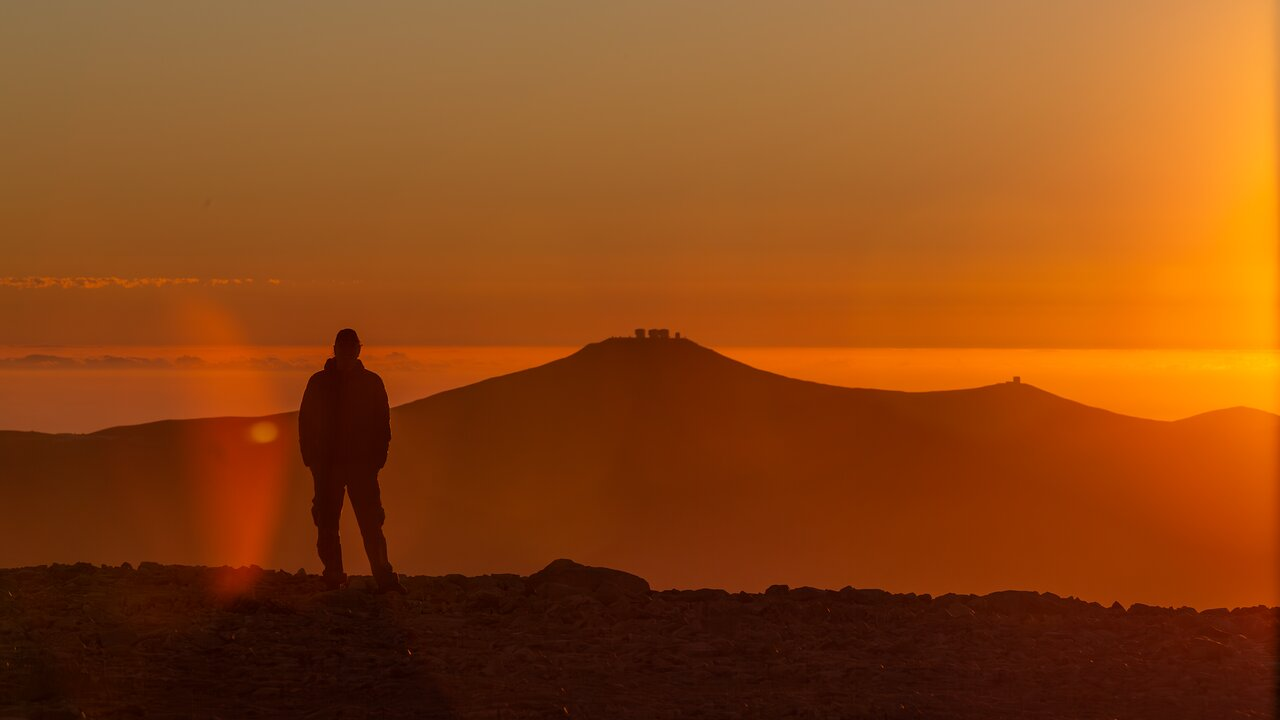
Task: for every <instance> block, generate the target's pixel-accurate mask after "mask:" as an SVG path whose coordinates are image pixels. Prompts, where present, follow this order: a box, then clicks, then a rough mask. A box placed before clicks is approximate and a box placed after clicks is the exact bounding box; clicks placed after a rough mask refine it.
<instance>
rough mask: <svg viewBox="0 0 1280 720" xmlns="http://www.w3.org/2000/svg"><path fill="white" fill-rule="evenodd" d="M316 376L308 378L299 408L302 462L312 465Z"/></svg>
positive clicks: (299, 443) (299, 444) (299, 440)
mask: <svg viewBox="0 0 1280 720" xmlns="http://www.w3.org/2000/svg"><path fill="white" fill-rule="evenodd" d="M316 392H317V390H316V377H315V376H314V375H312V376H311V379H310V380H307V389H306V390H304V391H303V393H302V406H301V407H300V408H298V449H299V450H301V451H302V464H303V465H306V466H307V467H311V463H312V461H313V460H315V458H314V457H313V453H312V452H311V449H312V447H314V445H315V437H314V431H313V430H312V427H313V426H314V425H315V413H316V400H317V398H316Z"/></svg>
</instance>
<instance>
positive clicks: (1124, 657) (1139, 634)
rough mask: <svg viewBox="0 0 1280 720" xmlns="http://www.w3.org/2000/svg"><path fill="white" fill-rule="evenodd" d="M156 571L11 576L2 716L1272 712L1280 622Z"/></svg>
mask: <svg viewBox="0 0 1280 720" xmlns="http://www.w3.org/2000/svg"><path fill="white" fill-rule="evenodd" d="M367 582H368V581H367V579H365V578H355V579H354V580H353V585H354V587H352V588H349V589H345V590H338V591H324V590H323V588H322V586H321V584H320V582H319V579H318V578H317V577H316V576H314V575H303V574H296V575H295V574H289V573H285V572H278V571H276V572H273V571H262V570H259V569H257V568H240V569H231V568H206V567H185V566H171V565H167V566H161V565H155V564H152V563H143V564H142V566H140V567H139V568H137V569H132V568H130V567H128V566H125V567H103V568H99V567H95V566H92V565H87V564H79V565H54V566H52V567H47V566H42V567H35V568H22V569H12V570H0V718H4V717H20V718H78V717H88V718H131V717H165V718H215V717H216V718H240V717H272V718H274V717H302V718H331V717H344V718H346V717H352V718H363V717H369V718H384V717H389V718H399V717H403V718H408V717H433V718H434V717H439V718H565V717H570V718H575V717H577V718H596V719H606V718H646V719H647V718H672V717H691V718H693V717H699V718H719V717H746V718H950V717H958V718H992V717H1019V718H1048V717H1055V718H1056V717H1064V718H1066V717H1070V718H1139V717H1140V718H1179V717H1185V718H1209V717H1213V718H1272V717H1275V708H1274V706H1273V704H1272V703H1273V697H1274V692H1275V685H1274V682H1275V672H1276V647H1275V629H1276V620H1277V614H1278V612H1280V611H1278V610H1277V609H1267V608H1263V607H1257V608H1242V609H1235V610H1231V611H1227V610H1207V611H1204V612H1198V613H1197V612H1195V611H1193V610H1190V609H1181V610H1176V609H1167V608H1154V607H1147V606H1143V605H1135V606H1133V607H1130V608H1129V609H1128V610H1127V611H1126V610H1124V609H1122V608H1120V607H1119V606H1115V607H1112V608H1105V607H1102V606H1100V605H1097V604H1092V603H1085V602H1081V601H1078V600H1074V599H1063V598H1059V597H1057V596H1054V595H1050V594H1037V593H1031V592H1004V593H993V594H991V595H986V596H980V597H979V596H955V595H946V596H942V597H938V598H930V597H928V596H915V595H910V594H908V595H891V594H888V593H884V592H881V591H878V590H855V589H852V588H845V589H843V590H841V591H829V590H815V589H812V588H795V589H787V588H785V587H781V586H778V587H774V588H771V589H770V590H769V591H768V592H766V593H764V594H755V595H753V594H746V593H740V594H729V593H726V592H724V591H721V590H695V591H664V592H657V591H651V590H650V589H649V587H648V584H647V583H646V582H645V581H644V580H641V579H640V578H637V577H635V576H633V575H628V574H626V573H621V572H618V571H613V570H606V569H600V568H585V567H583V566H580V565H575V564H573V563H570V562H568V561H557V562H555V563H553V564H552V565H550V566H548V568H546V569H545V570H543V571H541V572H540V573H536V574H534V575H533V576H530V577H520V576H517V575H488V576H483V577H463V576H460V575H459V576H446V577H408V578H405V585H406V586H407V587H408V588H409V594H408V595H407V596H404V597H402V596H377V595H372V594H369V593H368V592H366V591H365V585H366V583H367Z"/></svg>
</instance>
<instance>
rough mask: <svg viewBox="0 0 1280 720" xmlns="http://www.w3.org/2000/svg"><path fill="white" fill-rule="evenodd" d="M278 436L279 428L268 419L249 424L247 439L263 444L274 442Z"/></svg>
mask: <svg viewBox="0 0 1280 720" xmlns="http://www.w3.org/2000/svg"><path fill="white" fill-rule="evenodd" d="M279 436H280V428H279V427H277V426H276V424H275V423H273V422H271V421H270V420H260V421H258V422H256V423H254V424H252V425H250V426H249V439H250V440H252V441H253V442H256V443H259V444H263V445H265V444H266V443H271V442H275V441H276V438H277V437H279Z"/></svg>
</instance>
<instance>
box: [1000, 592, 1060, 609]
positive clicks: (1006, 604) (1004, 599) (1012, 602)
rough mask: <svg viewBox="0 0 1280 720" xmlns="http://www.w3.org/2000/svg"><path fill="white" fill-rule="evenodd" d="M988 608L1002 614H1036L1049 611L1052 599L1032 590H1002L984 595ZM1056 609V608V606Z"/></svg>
mask: <svg viewBox="0 0 1280 720" xmlns="http://www.w3.org/2000/svg"><path fill="white" fill-rule="evenodd" d="M983 597H984V598H986V601H987V608H988V609H989V610H991V611H992V612H997V613H1000V614H1001V615H1035V614H1042V613H1045V612H1046V611H1049V609H1050V608H1049V605H1050V604H1052V600H1051V599H1048V598H1041V597H1040V594H1039V593H1036V592H1032V591H1030V590H1001V591H999V592H993V593H989V594H987V595H984V596H983ZM1054 609H1055V610H1056V608H1054Z"/></svg>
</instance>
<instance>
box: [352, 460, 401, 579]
mask: <svg viewBox="0 0 1280 720" xmlns="http://www.w3.org/2000/svg"><path fill="white" fill-rule="evenodd" d="M347 492H348V493H350V494H351V509H352V510H354V511H355V513H356V522H358V523H359V524H360V535H361V536H362V537H363V538H364V551H365V553H367V554H368V555H369V567H370V569H371V570H372V571H373V578H374V580H376V581H377V582H378V587H379V588H391V589H397V588H398V587H399V581H398V580H397V579H396V574H395V571H394V570H392V569H391V562H390V561H389V560H388V559H387V539H386V537H385V536H384V535H383V534H382V524H383V522H385V520H386V513H385V512H384V511H383V509H382V493H381V491H380V489H379V488H378V469H377V468H367V469H366V468H361V469H359V470H356V471H353V472H352V474H351V475H350V476H349V478H348V480H347Z"/></svg>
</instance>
